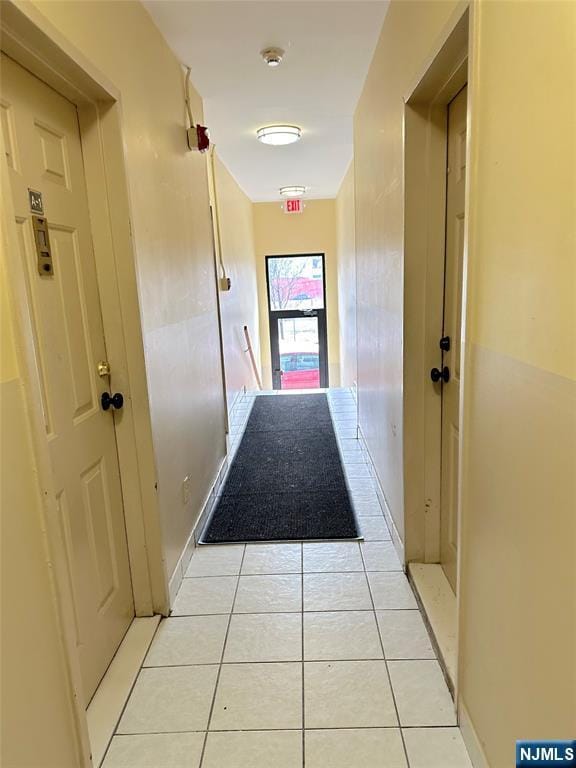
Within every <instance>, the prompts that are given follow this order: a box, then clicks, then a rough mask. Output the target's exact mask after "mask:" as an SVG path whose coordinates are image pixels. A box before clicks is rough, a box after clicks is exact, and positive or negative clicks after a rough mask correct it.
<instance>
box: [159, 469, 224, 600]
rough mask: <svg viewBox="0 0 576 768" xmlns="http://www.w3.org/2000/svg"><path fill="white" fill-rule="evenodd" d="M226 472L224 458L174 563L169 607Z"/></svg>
mask: <svg viewBox="0 0 576 768" xmlns="http://www.w3.org/2000/svg"><path fill="white" fill-rule="evenodd" d="M227 471H228V456H225V457H224V459H223V460H222V462H221V464H220V467H219V469H218V472H217V474H216V480H215V481H214V483H213V485H212V487H211V488H210V492H209V493H208V497H207V499H206V501H205V502H204V504H203V506H202V511H201V512H200V514H199V515H198V518H197V520H196V522H195V523H194V527H193V528H192V531H191V532H190V536H189V537H188V540H187V541H186V544H185V545H184V549H183V550H182V554H181V555H180V557H179V558H178V562H177V563H176V568H174V571H173V573H172V576H171V577H170V580H169V582H168V591H169V594H170V607H172V606H173V605H174V600H175V599H176V595H177V594H178V590H179V589H180V586H181V585H182V579H183V578H184V575H185V574H186V571H187V569H188V565H189V563H190V558H191V557H192V554H193V552H194V549H195V548H196V546H197V544H198V542H199V541H200V536H201V534H202V531H203V530H204V526H205V525H206V523H207V521H208V519H209V517H210V515H211V513H212V510H213V509H214V504H215V502H216V499H217V498H218V493H219V491H220V488H221V486H222V483H223V482H224V478H225V476H226V473H227Z"/></svg>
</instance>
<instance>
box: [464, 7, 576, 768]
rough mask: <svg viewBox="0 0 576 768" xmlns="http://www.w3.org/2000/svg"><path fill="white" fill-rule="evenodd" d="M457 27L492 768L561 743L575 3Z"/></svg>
mask: <svg viewBox="0 0 576 768" xmlns="http://www.w3.org/2000/svg"><path fill="white" fill-rule="evenodd" d="M474 32H475V34H474V59H473V64H472V72H473V77H472V83H471V85H472V93H473V102H472V113H471V119H472V122H471V137H472V146H471V151H472V157H471V167H472V169H473V176H472V178H471V184H470V205H471V208H470V221H469V226H470V239H469V267H468V269H469V301H468V313H467V322H468V328H467V334H466V335H467V341H466V354H467V359H468V366H467V369H466V378H465V383H464V394H465V404H466V406H465V408H466V410H465V421H464V424H463V427H462V433H463V436H464V438H465V445H464V448H465V454H464V461H465V465H464V476H463V509H462V514H463V531H462V536H463V541H462V576H461V578H462V582H461V615H460V633H461V634H460V663H461V673H460V690H461V696H462V701H463V703H464V704H465V706H466V708H467V710H468V713H469V715H470V717H471V719H472V721H473V723H474V726H475V728H476V731H477V733H478V734H479V735H480V737H481V739H482V741H483V745H484V749H485V752H486V755H487V757H488V760H489V762H490V764H491V765H492V766H495V768H504V767H505V766H507V765H510V763H511V762H512V761H513V748H514V739H515V738H518V737H519V734H529V736H528V738H533V739H551V738H569V737H567V736H566V734H573V733H575V732H576V626H575V624H576V568H575V566H574V547H575V544H576V481H575V473H574V468H575V466H576V216H575V210H574V201H575V200H576V152H575V148H576V138H575V137H576V120H575V109H574V95H575V94H576V53H575V52H576V5H575V4H574V3H562V2H532V3H492V2H482V3H481V4H479V6H478V7H477V9H476V19H475V25H474ZM511 40H514V45H513V47H512V48H511V47H510V41H511ZM552 626H554V629H551V627H552ZM521 738H526V736H523V737H521Z"/></svg>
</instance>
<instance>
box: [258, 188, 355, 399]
mask: <svg viewBox="0 0 576 768" xmlns="http://www.w3.org/2000/svg"><path fill="white" fill-rule="evenodd" d="M254 235H255V240H256V257H257V268H258V292H259V302H260V344H261V355H262V375H263V379H262V380H263V385H264V387H265V388H268V389H269V388H271V386H272V372H271V361H270V329H269V325H268V298H267V295H266V268H265V259H266V256H285V255H293V254H298V253H324V254H325V257H326V258H325V264H326V320H327V323H328V366H329V372H328V375H329V378H330V386H332V387H337V386H339V385H340V349H339V346H340V345H339V331H338V288H337V283H338V274H337V273H338V266H337V261H336V201H335V200H307V201H306V208H305V209H304V212H303V213H302V214H291V215H289V214H285V213H284V211H283V210H282V207H281V204H280V203H279V202H278V203H255V204H254Z"/></svg>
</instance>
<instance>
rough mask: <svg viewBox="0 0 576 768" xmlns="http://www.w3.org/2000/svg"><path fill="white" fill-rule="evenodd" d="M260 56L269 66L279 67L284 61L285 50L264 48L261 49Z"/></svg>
mask: <svg viewBox="0 0 576 768" xmlns="http://www.w3.org/2000/svg"><path fill="white" fill-rule="evenodd" d="M260 56H262V58H263V59H264V61H265V62H266V64H268V66H269V67H277V66H278V65H279V64H280V62H281V61H282V57H283V56H284V51H283V50H282V48H264V50H263V51H260Z"/></svg>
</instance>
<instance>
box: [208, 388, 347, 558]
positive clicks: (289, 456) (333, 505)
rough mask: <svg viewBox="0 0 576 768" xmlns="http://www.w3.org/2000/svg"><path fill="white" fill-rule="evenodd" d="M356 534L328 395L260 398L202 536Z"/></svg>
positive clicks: (284, 537) (292, 538) (242, 538)
mask: <svg viewBox="0 0 576 768" xmlns="http://www.w3.org/2000/svg"><path fill="white" fill-rule="evenodd" d="M354 538H358V529H357V527H356V520H355V518H354V512H353V509H352V502H351V500H350V495H349V493H348V488H347V486H346V479H345V475H344V469H343V467H342V462H341V460H340V452H339V450H338V443H337V442H336V435H335V434H334V427H333V425H332V417H331V415H330V408H329V405H328V398H327V397H326V395H325V394H318V395H261V396H258V397H256V399H255V401H254V406H253V408H252V412H251V413H250V417H249V419H248V423H247V425H246V430H245V432H244V436H243V438H242V441H241V443H240V446H239V447H238V451H237V453H236V456H235V458H234V461H233V462H232V466H231V468H230V471H229V473H228V477H227V479H226V482H225V484H224V490H223V492H222V495H221V496H220V498H219V500H218V503H217V505H216V509H215V510H214V513H213V515H212V517H211V519H210V522H209V525H208V529H207V530H206V531H205V533H204V535H203V537H202V541H203V542H204V543H207V544H208V543H211V544H215V543H224V542H233V541H236V542H238V541H241V542H244V541H282V540H289V541H300V540H304V539H354Z"/></svg>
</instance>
